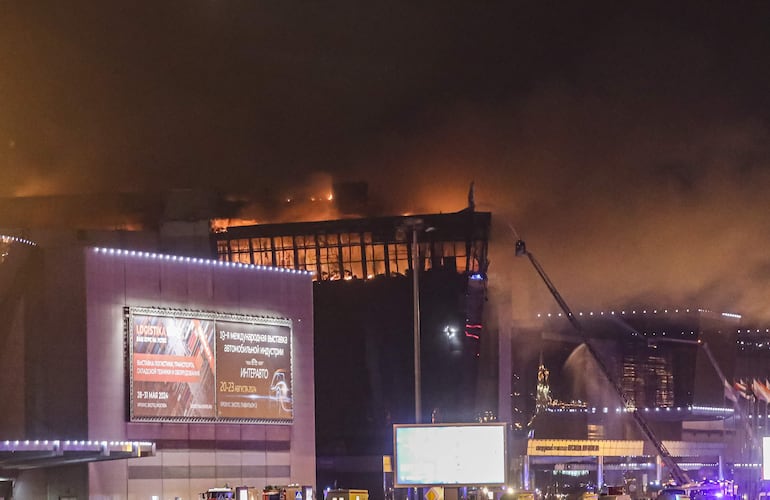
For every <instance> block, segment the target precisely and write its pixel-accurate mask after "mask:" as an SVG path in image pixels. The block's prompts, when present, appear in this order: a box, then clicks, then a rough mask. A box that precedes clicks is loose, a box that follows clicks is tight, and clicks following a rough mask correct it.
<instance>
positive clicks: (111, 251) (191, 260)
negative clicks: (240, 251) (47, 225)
mask: <svg viewBox="0 0 770 500" xmlns="http://www.w3.org/2000/svg"><path fill="white" fill-rule="evenodd" d="M93 250H94V252H96V253H101V254H106V255H116V256H126V257H139V258H144V259H150V260H157V261H166V262H181V263H185V264H199V265H206V266H212V267H231V268H232V267H234V268H238V269H253V270H258V271H274V272H277V273H278V272H280V273H285V274H299V275H303V276H311V275H312V274H313V273H311V272H309V271H305V270H299V269H287V268H284V267H271V266H262V265H255V264H244V263H242V262H229V261H222V260H213V259H203V258H199V257H182V256H179V255H168V254H161V253H154V252H143V251H139V250H121V249H117V248H103V247H95V248H94V249H93Z"/></svg>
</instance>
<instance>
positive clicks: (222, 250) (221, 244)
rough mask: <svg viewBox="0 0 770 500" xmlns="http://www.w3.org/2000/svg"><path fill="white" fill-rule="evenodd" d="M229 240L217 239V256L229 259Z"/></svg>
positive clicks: (221, 258)
mask: <svg viewBox="0 0 770 500" xmlns="http://www.w3.org/2000/svg"><path fill="white" fill-rule="evenodd" d="M227 247H228V244H227V240H219V241H217V256H218V258H219V260H227V258H228V254H229V252H228V251H227Z"/></svg>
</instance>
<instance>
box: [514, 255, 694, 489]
mask: <svg viewBox="0 0 770 500" xmlns="http://www.w3.org/2000/svg"><path fill="white" fill-rule="evenodd" d="M525 255H526V256H527V257H528V258H529V261H530V262H531V263H532V266H533V267H534V268H535V270H536V271H537V274H539V275H540V278H541V279H542V280H543V282H544V283H545V285H546V286H547V287H548V290H549V291H550V292H551V295H553V298H554V299H555V300H556V302H557V303H558V304H559V307H560V308H561V310H562V311H564V314H565V315H566V316H567V319H568V320H569V322H570V323H571V324H572V326H573V327H574V328H575V330H577V332H578V333H579V334H580V336H581V337H582V340H583V342H584V344H585V346H586V348H587V349H588V352H590V353H591V356H592V357H593V359H594V361H595V362H596V364H597V365H598V366H599V369H600V370H601V372H602V375H604V378H605V379H606V380H607V381H608V382H609V383H610V385H611V386H612V387H613V388H614V389H615V392H616V393H617V395H618V397H619V398H620V400H621V401H622V403H623V408H624V410H625V411H626V412H627V413H629V414H630V415H631V417H632V418H633V419H634V422H635V423H636V425H637V427H638V428H639V430H640V431H641V433H642V435H643V436H644V437H645V438H646V439H647V441H648V442H649V443H650V444H651V445H652V446H653V447H654V448H655V449H656V450H657V452H658V455H660V458H661V460H662V461H663V463H664V464H665V465H666V467H668V469H669V471H670V473H671V477H672V478H673V479H674V481H676V482H677V484H680V485H684V484H687V483H690V478H689V477H688V476H687V473H686V472H685V471H684V470H682V469H681V467H679V464H677V463H676V461H675V460H674V458H673V457H672V456H671V453H669V451H668V449H666V447H665V446H664V445H663V442H662V441H661V440H660V439H658V437H657V436H656V435H655V433H654V432H653V431H652V429H650V426H649V425H648V424H647V421H646V420H645V418H644V417H643V416H642V414H641V412H639V411H637V408H636V406H635V405H634V403H633V402H632V401H631V400H629V399H628V396H626V393H625V391H624V390H623V388H622V387H621V386H620V384H619V383H618V382H617V381H616V380H615V377H614V375H613V374H612V372H611V371H610V370H609V368H608V367H607V365H606V364H605V363H604V361H603V360H602V358H601V356H599V353H598V352H597V351H596V349H595V348H594V346H593V344H592V342H591V339H590V337H589V336H588V334H587V333H586V331H585V330H584V329H583V326H582V325H581V324H580V322H579V321H578V320H577V318H576V317H575V315H574V314H573V313H572V310H571V309H570V308H569V306H568V305H567V302H565V300H564V299H563V298H562V296H561V294H560V293H559V291H558V290H557V289H556V287H555V286H554V284H553V282H552V281H551V279H550V278H549V277H548V275H547V274H546V273H545V270H543V267H542V266H541V265H540V263H539V262H538V261H537V259H535V256H534V255H532V253H531V252H529V251H528V250H527V246H526V244H525V243H524V240H517V241H516V256H517V257H520V256H525Z"/></svg>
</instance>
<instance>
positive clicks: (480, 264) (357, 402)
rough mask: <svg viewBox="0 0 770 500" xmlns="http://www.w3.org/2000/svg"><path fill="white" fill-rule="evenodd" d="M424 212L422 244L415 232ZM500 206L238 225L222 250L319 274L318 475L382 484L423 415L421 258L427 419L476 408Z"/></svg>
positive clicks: (460, 415) (450, 417) (224, 256)
mask: <svg viewBox="0 0 770 500" xmlns="http://www.w3.org/2000/svg"><path fill="white" fill-rule="evenodd" d="M415 220H419V221H421V224H420V226H419V227H420V229H419V230H418V232H417V240H418V248H419V254H418V255H415V256H414V257H415V259H414V260H413V255H412V237H413V232H412V229H411V227H410V226H408V224H409V223H410V222H415ZM490 222H491V214H489V213H484V212H474V211H472V210H466V211H462V212H458V213H451V214H427V215H418V216H411V217H402V216H396V217H377V218H366V219H343V220H334V221H323V222H312V223H311V222H301V223H290V224H266V225H256V226H242V227H229V228H227V230H226V231H224V232H220V233H215V234H214V235H213V238H214V245H215V248H216V252H217V256H218V258H219V259H220V260H224V261H229V262H240V263H248V264H256V265H267V266H278V267H286V268H291V269H301V270H306V271H309V272H311V273H313V275H314V279H315V281H316V283H315V286H314V299H313V301H314V326H315V333H316V335H315V366H316V370H315V383H316V394H317V395H316V398H317V400H316V408H317V412H316V430H317V432H316V443H317V446H316V448H317V453H318V485H319V487H325V486H327V485H328V486H332V485H333V484H334V483H335V482H336V483H337V485H338V486H340V487H355V488H358V487H365V488H368V489H369V491H370V493H371V497H372V499H375V498H378V497H380V496H381V494H382V493H381V492H382V477H383V476H382V461H381V458H382V455H388V454H390V453H392V424H394V423H412V422H414V420H415V404H414V366H413V359H414V358H413V352H414V351H413V324H414V323H413V321H414V318H413V302H412V286H413V280H412V273H413V272H414V269H413V261H416V267H417V271H418V273H419V274H418V276H419V297H420V319H421V329H420V330H421V387H422V408H423V410H422V416H423V421H424V422H430V421H436V422H442V421H443V422H468V421H473V420H474V419H476V418H477V413H478V412H479V410H480V408H479V407H478V404H477V390H476V389H477V384H478V370H479V355H480V344H481V342H484V341H485V340H486V339H485V332H484V322H483V308H484V302H485V295H486V270H487V265H488V263H487V249H488V239H489V229H490Z"/></svg>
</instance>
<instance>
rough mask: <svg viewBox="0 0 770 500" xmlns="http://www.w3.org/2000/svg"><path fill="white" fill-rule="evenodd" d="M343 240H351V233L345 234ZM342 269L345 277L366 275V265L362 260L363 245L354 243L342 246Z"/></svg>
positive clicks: (351, 277) (352, 277)
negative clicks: (364, 265)
mask: <svg viewBox="0 0 770 500" xmlns="http://www.w3.org/2000/svg"><path fill="white" fill-rule="evenodd" d="M341 240H342V241H345V240H347V241H348V242H349V241H350V238H349V235H343V237H341ZM341 248H342V270H343V278H344V279H354V278H355V279H360V278H363V277H364V267H363V262H362V261H361V260H362V259H361V245H360V244H359V243H353V244H349V245H345V246H342V247H341Z"/></svg>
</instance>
